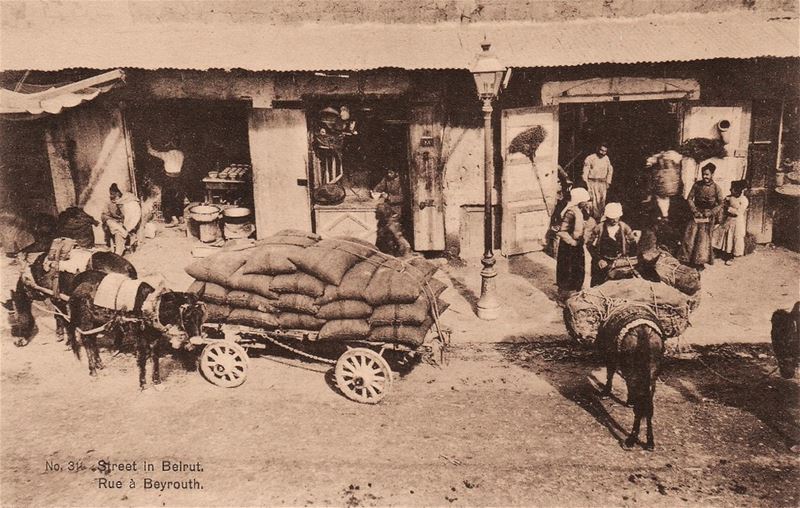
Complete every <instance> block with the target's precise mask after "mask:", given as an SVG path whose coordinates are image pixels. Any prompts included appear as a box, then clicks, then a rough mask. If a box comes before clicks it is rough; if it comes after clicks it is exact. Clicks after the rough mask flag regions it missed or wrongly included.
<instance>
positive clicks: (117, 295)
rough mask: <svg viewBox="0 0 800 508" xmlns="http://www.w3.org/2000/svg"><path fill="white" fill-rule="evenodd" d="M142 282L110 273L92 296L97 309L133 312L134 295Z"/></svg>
mask: <svg viewBox="0 0 800 508" xmlns="http://www.w3.org/2000/svg"><path fill="white" fill-rule="evenodd" d="M142 284H144V282H143V281H140V280H135V279H131V278H129V277H128V276H127V275H124V274H121V273H110V274H108V275H106V276H105V277H103V280H102V281H100V285H99V286H97V291H96V293H95V295H94V304H95V305H97V306H98V307H103V308H106V309H112V310H119V311H127V312H129V311H133V310H135V308H134V307H135V305H136V295H137V294H138V293H139V287H140V286H141V285H142Z"/></svg>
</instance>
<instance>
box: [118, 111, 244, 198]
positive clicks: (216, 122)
mask: <svg viewBox="0 0 800 508" xmlns="http://www.w3.org/2000/svg"><path fill="white" fill-rule="evenodd" d="M249 109H250V106H249V103H247V102H241V101H206V100H187V99H176V100H163V101H156V102H151V103H147V104H140V105H137V106H135V107H131V108H130V109H129V110H127V111H126V122H127V128H128V130H129V132H130V137H131V143H132V148H133V156H134V167H135V171H134V175H135V179H136V188H137V191H138V193H139V197H140V199H142V200H143V201H147V200H152V199H153V198H154V197H155V196H157V195H158V194H159V193H160V190H161V189H162V188H163V187H164V185H168V182H167V181H166V178H167V176H166V175H165V164H166V162H165V160H164V159H163V158H159V157H162V156H159V155H156V153H161V154H163V153H166V152H169V151H174V150H177V151H179V152H180V153H181V154H182V156H183V162H182V167H181V175H180V178H181V187H182V189H183V191H184V193H185V197H186V198H187V199H188V200H189V201H191V202H203V201H208V200H209V197H211V198H212V200H213V201H216V202H220V203H225V204H237V205H242V206H247V207H252V205H253V190H252V183H251V181H252V180H251V178H252V171H250V172H249V173H248V172H247V168H248V167H250V144H249V138H248V123H247V122H248V114H249ZM229 167H236V168H237V171H236V172H235V173H236V175H235V176H232V177H230V178H228V179H229V180H230V182H231V183H230V185H227V186H220V189H217V190H213V189H209V188H208V186H207V182H204V179H208V177H209V173H212V175H213V172H216V173H218V174H220V173H223V172H224V171H225V170H226V169H227V168H229ZM229 174H231V175H232V174H233V172H228V173H226V174H225V175H224V176H225V177H228V175H229ZM159 201H160V200H155V202H154V203H153V206H154V209H156V210H161V204H160V202H159Z"/></svg>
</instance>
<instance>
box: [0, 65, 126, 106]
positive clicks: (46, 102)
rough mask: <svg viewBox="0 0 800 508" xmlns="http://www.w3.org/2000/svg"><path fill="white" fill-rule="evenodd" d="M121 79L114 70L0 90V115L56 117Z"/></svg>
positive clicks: (104, 90) (122, 77)
mask: <svg viewBox="0 0 800 508" xmlns="http://www.w3.org/2000/svg"><path fill="white" fill-rule="evenodd" d="M124 77H125V75H124V73H123V72H122V71H121V70H119V69H117V70H113V71H109V72H106V73H103V74H100V75H98V76H94V77H91V78H87V79H82V80H80V81H76V82H74V83H69V84H65V85H61V86H39V85H25V84H23V85H22V86H21V87H19V89H18V90H17V91H13V90H7V89H5V88H0V114H3V115H23V116H24V115H41V114H43V113H50V114H57V113H60V112H61V110H63V109H64V108H72V107H74V106H77V105H78V104H81V103H83V102H86V101H90V100H92V99H94V98H96V97H97V96H98V95H100V94H101V93H103V92H106V91H108V90H110V89H111V88H112V87H113V86H114V85H115V84H116V83H117V82H119V81H120V80H122V79H124Z"/></svg>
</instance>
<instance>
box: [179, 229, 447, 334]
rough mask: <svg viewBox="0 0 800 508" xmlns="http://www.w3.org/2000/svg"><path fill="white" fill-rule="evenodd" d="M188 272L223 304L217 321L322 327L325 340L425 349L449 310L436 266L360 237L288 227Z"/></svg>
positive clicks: (216, 310)
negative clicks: (383, 249) (324, 235)
mask: <svg viewBox="0 0 800 508" xmlns="http://www.w3.org/2000/svg"><path fill="white" fill-rule="evenodd" d="M186 271H187V272H188V273H189V275H192V276H193V277H195V278H196V279H197V281H196V282H195V283H193V285H192V287H191V288H190V291H192V292H193V293H194V294H197V295H198V297H199V298H200V299H201V300H203V301H205V302H208V303H209V305H214V306H215V307H213V308H210V312H209V314H210V316H209V321H216V322H222V323H231V324H241V325H247V326H254V327H259V328H263V329H266V330H272V329H276V328H282V329H303V330H312V331H319V332H320V333H319V340H348V339H349V340H375V341H380V342H396V343H403V344H409V345H413V346H418V345H420V344H421V343H422V342H423V341H424V339H425V336H426V334H427V332H428V330H429V329H430V327H431V326H432V323H433V322H434V321H433V319H434V315H437V316H438V313H440V312H443V311H444V310H445V309H446V308H447V305H446V304H444V303H443V302H440V301H438V297H439V295H440V294H441V293H442V292H443V291H444V290H445V289H446V287H447V286H446V285H445V284H444V283H442V282H440V281H438V280H436V279H434V278H433V275H434V274H435V272H436V267H435V266H434V265H433V264H432V263H430V262H428V261H426V260H425V259H424V258H421V257H415V258H412V259H408V260H405V259H399V258H395V257H393V256H390V255H387V254H383V253H381V252H379V251H378V250H377V248H376V247H375V246H374V245H372V244H370V243H367V242H365V241H363V240H359V239H355V238H345V237H341V238H329V239H324V240H323V239H321V238H319V237H318V236H316V235H313V234H308V233H304V232H301V231H293V230H284V231H281V232H279V233H277V234H276V235H274V236H271V237H268V238H265V239H262V240H259V241H258V242H256V245H255V246H254V247H252V248H250V249H245V250H241V251H238V252H236V253H232V252H220V253H219V254H216V255H214V256H211V257H208V258H205V259H203V260H200V261H198V262H196V263H193V264H192V265H190V266H189V267H188V268H187V269H186ZM227 309H230V311H228V312H227V314H226V313H225V311H226V310H227ZM239 310H243V311H246V312H238V311H239ZM211 311H213V312H211Z"/></svg>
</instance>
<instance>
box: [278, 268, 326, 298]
mask: <svg viewBox="0 0 800 508" xmlns="http://www.w3.org/2000/svg"><path fill="white" fill-rule="evenodd" d="M269 289H270V290H271V291H273V292H275V293H278V294H286V293H297V294H301V295H306V296H313V297H314V298H317V297H319V296H322V294H323V293H324V292H325V283H324V282H322V281H321V280H319V279H317V278H316V277H314V276H313V275H309V274H307V273H303V272H297V273H291V274H284V275H276V276H275V277H274V278H273V279H272V283H271V284H270V286H269Z"/></svg>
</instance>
